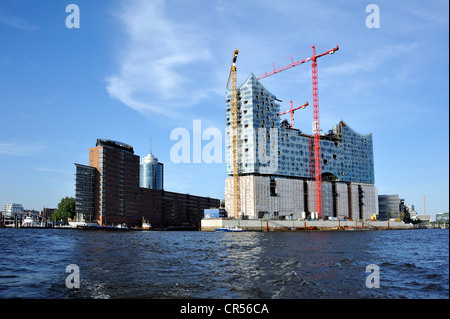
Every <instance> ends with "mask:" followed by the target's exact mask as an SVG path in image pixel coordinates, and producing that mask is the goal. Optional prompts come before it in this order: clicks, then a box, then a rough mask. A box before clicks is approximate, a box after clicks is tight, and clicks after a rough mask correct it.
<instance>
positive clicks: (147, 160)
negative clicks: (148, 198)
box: [139, 153, 164, 190]
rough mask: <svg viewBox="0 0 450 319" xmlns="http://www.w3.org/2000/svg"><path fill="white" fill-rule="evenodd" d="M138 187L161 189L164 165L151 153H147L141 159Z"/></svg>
mask: <svg viewBox="0 0 450 319" xmlns="http://www.w3.org/2000/svg"><path fill="white" fill-rule="evenodd" d="M139 174H140V181H139V183H140V187H143V188H150V189H157V190H163V189H164V186H163V181H164V176H163V174H164V165H163V164H162V163H158V159H157V158H156V157H154V156H153V154H151V153H150V154H148V155H147V156H146V157H144V158H143V159H142V161H141V166H140V173H139Z"/></svg>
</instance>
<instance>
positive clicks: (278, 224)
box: [201, 219, 415, 231]
mask: <svg viewBox="0 0 450 319" xmlns="http://www.w3.org/2000/svg"><path fill="white" fill-rule="evenodd" d="M233 226H236V227H240V228H243V229H245V230H246V231H312V230H318V231H327V230H328V231H330V230H344V231H352V230H377V229H414V228H415V227H414V226H413V225H412V224H405V223H404V222H396V221H349V220H347V221H328V220H327V221H319V220H317V221H307V220H233V219H202V221H201V230H202V231H215V229H216V228H223V227H233Z"/></svg>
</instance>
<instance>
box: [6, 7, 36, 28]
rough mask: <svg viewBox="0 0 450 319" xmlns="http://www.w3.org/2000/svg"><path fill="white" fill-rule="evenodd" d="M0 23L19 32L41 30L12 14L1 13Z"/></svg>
mask: <svg viewBox="0 0 450 319" xmlns="http://www.w3.org/2000/svg"><path fill="white" fill-rule="evenodd" d="M0 23H1V24H3V25H6V26H8V27H11V28H15V29H19V30H25V31H34V30H39V27H38V26H37V25H35V24H31V23H29V22H27V21H25V20H23V19H22V18H18V17H15V16H13V15H11V14H7V13H5V12H1V11H0Z"/></svg>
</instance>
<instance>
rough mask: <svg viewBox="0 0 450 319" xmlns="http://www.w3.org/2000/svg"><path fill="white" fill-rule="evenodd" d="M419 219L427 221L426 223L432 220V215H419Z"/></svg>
mask: <svg viewBox="0 0 450 319" xmlns="http://www.w3.org/2000/svg"><path fill="white" fill-rule="evenodd" d="M417 219H419V220H420V221H422V222H425V223H429V222H431V216H430V215H417Z"/></svg>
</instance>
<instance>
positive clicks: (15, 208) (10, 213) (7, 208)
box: [2, 203, 24, 218]
mask: <svg viewBox="0 0 450 319" xmlns="http://www.w3.org/2000/svg"><path fill="white" fill-rule="evenodd" d="M23 212H24V209H23V206H22V204H14V203H12V204H3V209H2V214H3V216H5V217H6V218H14V215H15V214H23Z"/></svg>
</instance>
